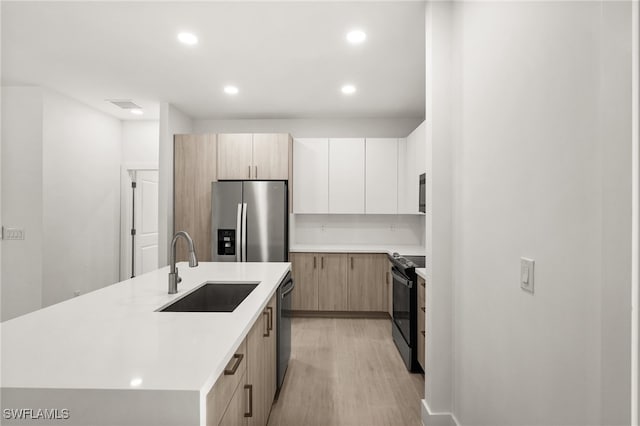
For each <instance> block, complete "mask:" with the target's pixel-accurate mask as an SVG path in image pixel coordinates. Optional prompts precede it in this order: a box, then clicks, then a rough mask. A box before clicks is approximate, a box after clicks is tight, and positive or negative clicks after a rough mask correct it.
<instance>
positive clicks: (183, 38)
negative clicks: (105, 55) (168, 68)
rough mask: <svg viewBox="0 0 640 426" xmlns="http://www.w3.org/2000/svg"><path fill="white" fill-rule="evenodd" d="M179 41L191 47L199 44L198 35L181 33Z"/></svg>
mask: <svg viewBox="0 0 640 426" xmlns="http://www.w3.org/2000/svg"><path fill="white" fill-rule="evenodd" d="M178 40H180V42H181V43H184V44H186V45H189V46H193V45H196V44H198V37H196V35H195V34H192V33H180V34H178Z"/></svg>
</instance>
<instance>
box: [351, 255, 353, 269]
mask: <svg viewBox="0 0 640 426" xmlns="http://www.w3.org/2000/svg"><path fill="white" fill-rule="evenodd" d="M351 269H353V257H352V258H351Z"/></svg>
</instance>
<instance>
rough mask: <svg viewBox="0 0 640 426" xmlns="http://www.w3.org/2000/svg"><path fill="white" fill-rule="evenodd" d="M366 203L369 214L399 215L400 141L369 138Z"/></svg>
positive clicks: (367, 143) (367, 141)
mask: <svg viewBox="0 0 640 426" xmlns="http://www.w3.org/2000/svg"><path fill="white" fill-rule="evenodd" d="M365 156H366V162H365V164H366V172H365V177H366V183H365V188H366V201H365V210H366V213H368V214H397V213H398V140H397V139H388V138H374V139H371V138H367V140H366V155H365Z"/></svg>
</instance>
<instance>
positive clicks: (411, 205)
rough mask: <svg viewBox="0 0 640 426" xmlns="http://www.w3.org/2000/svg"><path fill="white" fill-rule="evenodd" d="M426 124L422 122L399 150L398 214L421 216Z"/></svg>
mask: <svg viewBox="0 0 640 426" xmlns="http://www.w3.org/2000/svg"><path fill="white" fill-rule="evenodd" d="M426 146H427V133H426V122H424V121H423V122H422V124H420V126H418V127H417V128H416V129H415V130H414V131H413V132H411V134H410V135H409V136H407V138H406V139H401V140H400V142H399V149H398V207H399V208H398V213H400V214H420V212H419V208H418V199H419V195H420V194H419V182H420V181H419V179H420V175H421V174H422V173H425V172H426V155H427V154H426Z"/></svg>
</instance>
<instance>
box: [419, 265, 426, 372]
mask: <svg viewBox="0 0 640 426" xmlns="http://www.w3.org/2000/svg"><path fill="white" fill-rule="evenodd" d="M425 294H426V283H425V281H424V278H422V277H420V276H419V277H418V301H417V303H418V363H419V364H420V366H421V367H422V370H424V366H425V340H426V329H427V323H426V321H425V320H426V306H427V300H426V299H425Z"/></svg>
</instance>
